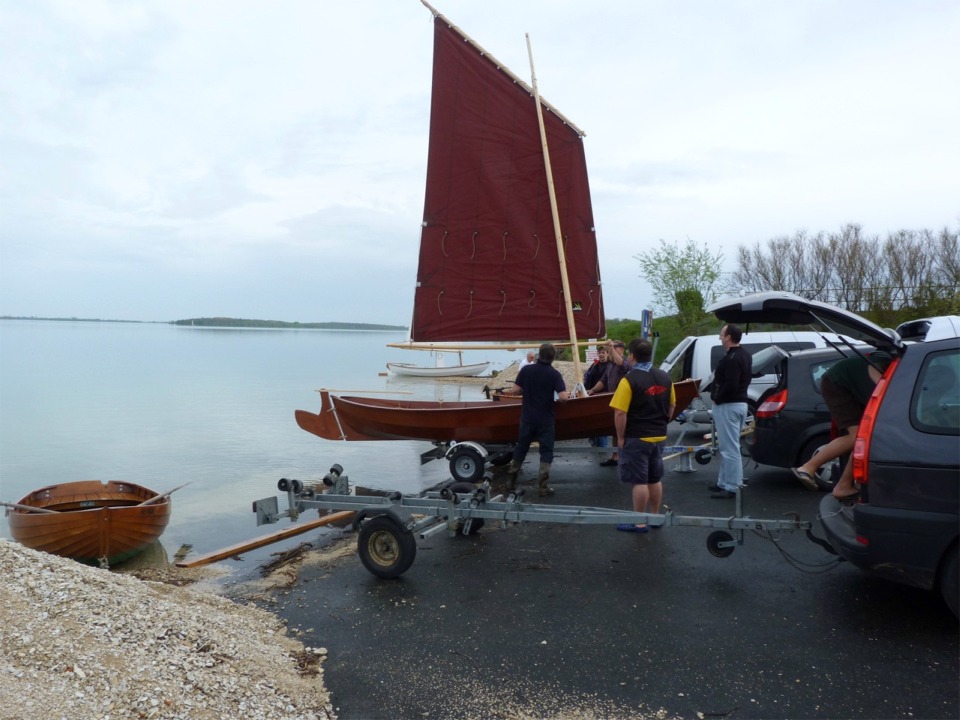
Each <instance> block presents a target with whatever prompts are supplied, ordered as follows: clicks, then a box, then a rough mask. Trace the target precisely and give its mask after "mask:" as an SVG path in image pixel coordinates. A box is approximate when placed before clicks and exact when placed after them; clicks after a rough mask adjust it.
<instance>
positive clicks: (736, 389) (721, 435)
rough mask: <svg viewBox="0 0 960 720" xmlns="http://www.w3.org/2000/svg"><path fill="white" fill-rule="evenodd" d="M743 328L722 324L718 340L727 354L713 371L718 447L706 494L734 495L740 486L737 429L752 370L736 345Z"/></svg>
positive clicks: (744, 411)
mask: <svg viewBox="0 0 960 720" xmlns="http://www.w3.org/2000/svg"><path fill="white" fill-rule="evenodd" d="M742 337H743V331H742V330H741V329H740V328H739V327H737V326H736V325H730V324H727V325H724V327H723V330H721V331H720V342H721V343H722V344H723V347H724V349H725V350H726V351H727V354H726V355H724V356H723V357H722V358H720V362H719V363H717V369H716V370H715V371H714V373H713V390H712V391H711V393H710V397H711V399H712V400H713V422H714V426H715V430H716V433H717V444H718V445H719V448H720V472H719V473H718V474H717V484H716V486H714V487H713V488H711V489H712V490H713V492H712V493H711V494H710V497H713V498H717V499H721V500H722V499H724V498H732V497H736V494H737V493H738V492H740V488H742V487H743V460H742V459H741V456H740V433H741V432H742V431H743V425H744V423H745V422H746V420H747V386H748V385H750V380H751V375H752V373H753V358H752V357H751V356H750V353H748V352H747V351H746V350H744V349H743V348H742V347H740V338H742Z"/></svg>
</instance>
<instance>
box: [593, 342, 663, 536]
mask: <svg viewBox="0 0 960 720" xmlns="http://www.w3.org/2000/svg"><path fill="white" fill-rule="evenodd" d="M630 355H631V356H632V357H633V363H632V369H631V370H630V371H629V372H628V373H627V375H626V377H624V378H623V379H622V380H621V381H620V384H619V385H618V386H617V389H616V392H615V393H614V395H613V399H612V400H611V401H610V407H612V408H613V410H614V413H613V423H614V426H615V427H616V428H617V449H618V451H619V454H620V464H619V467H618V468H617V472H618V474H619V475H620V481H621V482H623V483H627V484H630V485H632V486H633V490H632V497H633V509H634V512H648V511H649V512H651V513H659V512H660V501H661V500H662V499H663V485H662V483H661V482H660V481H661V479H662V478H663V441H664V440H666V439H667V424H668V423H669V422H670V418H671V417H673V408H674V406H675V405H676V403H677V401H676V396H675V395H674V392H673V383H672V382H671V381H670V376H669V375H668V374H667V373H665V372H664V371H663V370H660V369H658V368H655V367H653V362H652V359H653V346H652V345H651V344H650V343H649V342H648V341H647V340H641V339H639V338H637V339H635V340H631V341H630ZM617 530H620V531H622V532H641V533H643V532H647V530H648V528H647V525H646V523H638V524H633V523H622V524H620V525H617Z"/></svg>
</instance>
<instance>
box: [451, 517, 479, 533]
mask: <svg viewBox="0 0 960 720" xmlns="http://www.w3.org/2000/svg"><path fill="white" fill-rule="evenodd" d="M483 525H484V523H483V518H470V532H464V530H465V529H466V527H467V521H466V520H461V521H460V522H458V523H457V532H459V533H460V534H461V535H476V534H477V533H478V532H480V529H481V528H482V527H483Z"/></svg>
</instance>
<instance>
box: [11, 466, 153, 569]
mask: <svg viewBox="0 0 960 720" xmlns="http://www.w3.org/2000/svg"><path fill="white" fill-rule="evenodd" d="M5 504H6V505H7V506H8V508H7V521H8V522H9V524H10V534H11V535H12V536H13V539H14V540H16V541H17V542H19V543H21V544H23V545H26V546H27V547H29V548H33V549H34V550H41V551H43V552H48V553H51V554H53V555H61V556H63V557H68V558H72V559H74V560H78V561H80V562H83V563H88V564H91V565H101V566H110V565H116V564H117V563H120V562H123V561H124V560H126V559H128V558H130V557H133V556H134V555H136V554H137V553H139V552H140V551H141V550H143V549H144V548H146V547H147V546H148V545H150V543H152V542H153V541H154V540H156V539H157V538H158V537H160V535H161V534H163V531H164V529H165V528H166V527H167V522H168V521H169V520H170V493H164V494H163V495H158V494H157V493H156V492H154V491H153V490H150V489H148V488H145V487H142V486H140V485H136V484H134V483H129V482H122V481H118V480H111V481H110V482H100V481H99V480H80V481H77V482H68V483H62V484H60V485H49V486H47V487H43V488H40V489H39V490H34V491H33V492H32V493H30V494H29V495H27V496H26V497H24V498H22V499H21V500H20V502H18V503H5Z"/></svg>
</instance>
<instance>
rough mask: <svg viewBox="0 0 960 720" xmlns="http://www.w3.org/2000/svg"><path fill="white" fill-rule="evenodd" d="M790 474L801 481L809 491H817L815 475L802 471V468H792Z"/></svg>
mask: <svg viewBox="0 0 960 720" xmlns="http://www.w3.org/2000/svg"><path fill="white" fill-rule="evenodd" d="M790 472H792V473H793V476H794V477H795V478H796V479H797V480H799V481H800V483H801V484H802V485H803V486H804V487H805V488H806V489H807V490H816V489H817V481H816V480H815V479H814V477H813V475H811V474H810V473H808V472H807V471H806V470H801V469H800V468H790Z"/></svg>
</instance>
